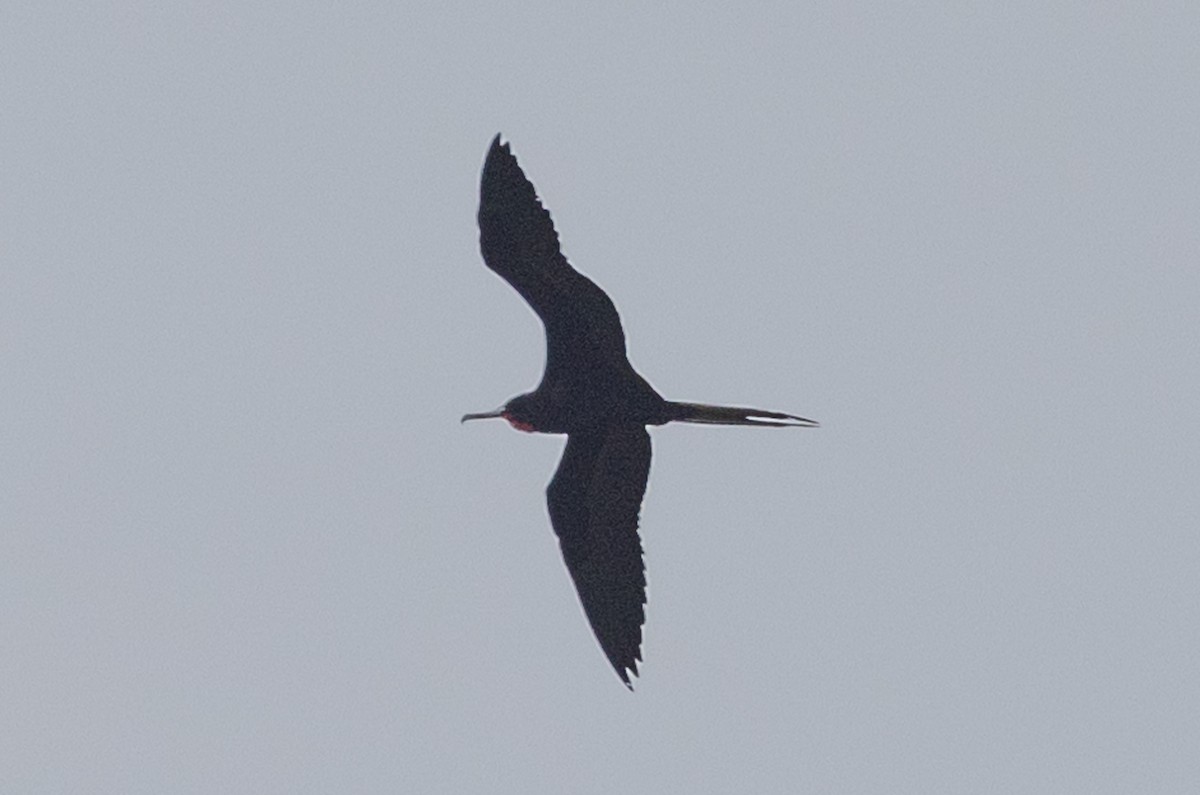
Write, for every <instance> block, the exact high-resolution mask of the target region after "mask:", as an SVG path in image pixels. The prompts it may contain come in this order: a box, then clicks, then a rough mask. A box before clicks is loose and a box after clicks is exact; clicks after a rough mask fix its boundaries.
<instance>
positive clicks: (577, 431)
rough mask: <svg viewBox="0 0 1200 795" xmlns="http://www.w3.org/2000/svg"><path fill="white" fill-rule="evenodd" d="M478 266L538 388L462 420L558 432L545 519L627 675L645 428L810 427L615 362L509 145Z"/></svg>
mask: <svg viewBox="0 0 1200 795" xmlns="http://www.w3.org/2000/svg"><path fill="white" fill-rule="evenodd" d="M479 240H480V248H481V249H482V251H483V258H484V262H485V263H486V264H487V266H488V267H489V268H491V269H492V270H493V271H495V272H496V273H497V274H499V275H500V276H501V277H502V278H503V279H504V280H505V281H507V282H508V283H509V284H511V285H512V286H513V287H514V288H515V289H516V290H517V292H518V293H520V294H521V296H522V297H523V298H524V299H525V300H526V301H527V302H528V303H529V305H530V306H531V307H532V308H533V310H534V312H536V313H537V315H538V316H539V317H540V318H541V320H542V324H543V326H544V327H545V331H546V367H545V371H544V372H543V374H542V380H541V383H540V384H538V387H537V389H535V390H534V391H533V392H529V393H527V394H524V395H519V396H517V397H515V398H513V399H512V400H510V401H508V403H506V404H505V405H504V406H503V407H502V408H500V409H498V410H496V411H494V412H487V413H484V414H468V415H467V416H465V417H464V418H463V420H464V421H465V420H468V419H482V418H485V417H503V418H504V419H506V420H507V421H508V422H509V423H510V424H511V425H512V426H513V427H514V428H517V429H518V430H522V431H528V432H537V433H563V434H567V446H566V449H565V450H564V451H563V457H562V460H561V461H560V462H559V466H558V470H557V471H556V472H555V474H554V478H553V479H552V480H551V482H550V485H549V486H548V487H547V489H546V498H547V503H548V506H549V510H550V521H551V524H552V525H553V527H554V532H555V534H556V535H557V536H558V538H559V543H560V545H561V547H562V552H563V558H564V560H565V562H566V564H567V569H568V571H569V572H570V573H571V578H572V580H573V581H574V583H575V588H576V591H577V592H578V593H579V598H580V601H581V602H582V603H583V608H584V612H585V613H586V614H587V617H588V620H589V622H590V623H591V625H592V629H593V630H594V631H595V633H596V638H597V639H598V640H599V642H600V646H601V647H602V648H603V649H604V651H605V653H606V654H607V656H608V658H609V661H610V662H611V663H612V665H613V667H614V668H615V669H616V671H617V675H618V676H620V677H621V680H622V681H624V682H625V684H626V685H627V686H628V685H629V683H630V680H629V673H628V672H629V671H632V672H633V673H634V674H635V675H636V674H637V662H638V660H640V659H641V651H640V649H641V638H642V624H643V623H644V621H645V610H644V605H645V602H646V578H645V569H644V566H643V564H642V547H641V540H640V538H639V537H638V531H637V527H638V512H639V510H640V508H641V503H642V497H643V495H644V494H645V490H646V479H647V477H648V475H649V472H650V436H649V434H648V433H647V432H646V426H647V425H663V424H665V423H668V422H673V421H681V422H696V423H707V424H719V425H763V426H776V427H782V426H793V427H813V426H815V425H816V423H814V422H813V421H811V420H806V419H804V418H802V417H796V416H793V415H790V414H782V413H779V412H773V411H762V410H759V409H746V408H736V407H729V406H709V405H704V404H698V403H678V402H675V401H670V400H666V399H664V398H663V397H662V396H661V395H660V394H658V392H656V391H655V389H654V387H652V386H650V384H649V383H647V381H646V379H644V378H642V376H641V375H639V374H638V373H637V371H635V370H634V369H633V366H632V365H631V364H630V363H629V359H628V358H627V357H626V355H625V335H624V332H623V331H622V329H621V320H620V317H619V316H618V315H617V310H616V307H615V306H613V303H612V301H611V300H610V299H609V297H608V296H607V295H606V294H605V293H604V291H603V290H601V289H600V288H599V287H597V286H596V285H595V283H593V282H592V281H591V280H590V279H588V278H587V277H586V276H584V275H582V274H581V273H579V272H578V271H576V270H575V269H574V268H572V267H571V265H570V263H568V262H567V260H566V258H565V257H564V256H563V255H562V253H561V251H560V250H559V245H558V235H557V234H556V233H555V231H554V225H553V223H552V222H551V220H550V214H549V213H547V212H546V210H545V209H544V208H543V207H542V205H541V202H540V201H539V200H538V197H537V194H536V192H535V191H534V188H533V185H532V184H531V183H530V182H529V180H528V179H526V177H525V175H524V173H523V172H522V171H521V167H520V166H519V165H518V164H517V161H516V158H515V157H513V156H512V153H511V152H510V151H509V147H508V144H501V143H500V136H499V135H497V136H496V138H495V139H494V140H493V141H492V146H491V149H490V150H489V151H488V155H487V160H486V161H485V163H484V166H483V176H482V179H481V184H480V203H479Z"/></svg>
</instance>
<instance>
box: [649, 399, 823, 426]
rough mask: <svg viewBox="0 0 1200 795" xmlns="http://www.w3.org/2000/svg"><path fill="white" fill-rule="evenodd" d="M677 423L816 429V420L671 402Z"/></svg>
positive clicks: (740, 409)
mask: <svg viewBox="0 0 1200 795" xmlns="http://www.w3.org/2000/svg"><path fill="white" fill-rule="evenodd" d="M671 406H672V407H673V408H674V410H675V421H676V422H695V423H699V424H701V425H761V426H763V427H767V428H816V427H817V422H816V421H815V420H806V419H805V418H804V417H796V416H793V415H791V414H782V413H780V412H778V411H763V410H762V409H745V408H740V407H738V406H708V405H705V404H704V403H678V402H676V401H671Z"/></svg>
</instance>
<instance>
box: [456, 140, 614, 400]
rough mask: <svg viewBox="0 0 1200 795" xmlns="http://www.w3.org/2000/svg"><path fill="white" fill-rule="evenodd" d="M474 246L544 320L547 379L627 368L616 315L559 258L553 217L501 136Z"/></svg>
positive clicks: (488, 170)
mask: <svg viewBox="0 0 1200 795" xmlns="http://www.w3.org/2000/svg"><path fill="white" fill-rule="evenodd" d="M479 246H480V249H481V250H482V251H483V260H484V262H486V263H487V266H488V267H489V268H491V269H492V270H493V271H495V272H496V273H498V274H499V275H500V277H501V278H503V279H504V280H505V281H506V282H508V283H509V284H511V285H512V286H513V287H514V288H515V289H516V291H517V292H518V293H520V294H521V296H522V297H523V298H524V299H525V300H526V301H527V302H528V303H529V305H530V306H531V307H532V308H533V311H534V312H536V313H537V315H538V317H540V318H541V319H542V324H543V325H544V326H545V328H546V373H547V375H548V376H551V377H555V376H557V375H558V374H560V373H569V372H572V371H578V369H579V368H595V367H598V366H604V365H606V364H619V363H621V362H624V361H626V360H625V335H624V333H623V332H622V331H621V318H620V317H619V316H618V315H617V309H616V307H614V306H613V302H612V301H611V300H610V299H609V297H608V296H607V295H606V294H605V293H604V291H603V290H601V289H600V288H599V287H597V286H596V285H595V283H593V282H592V281H591V280H590V279H588V278H587V277H586V276H584V275H583V274H581V273H579V271H577V270H575V269H574V268H572V267H571V265H570V263H568V262H567V259H566V257H564V256H563V255H562V252H561V251H560V250H559V247H558V234H557V233H556V232H555V231H554V223H553V222H552V221H551V220H550V213H548V212H546V210H545V208H544V207H542V203H541V202H540V201H539V200H538V197H537V193H536V192H535V191H534V188H533V185H532V184H531V183H530V182H529V180H528V179H526V178H525V174H524V172H522V171H521V167H520V166H519V165H518V164H517V159H516V158H515V157H513V155H512V152H510V151H509V146H508V144H502V143H500V136H499V135H497V136H496V137H495V138H494V139H493V140H492V146H491V149H489V150H488V154H487V160H485V161H484V164H483V177H482V179H481V180H480V189H479Z"/></svg>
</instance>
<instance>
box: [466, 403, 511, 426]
mask: <svg viewBox="0 0 1200 795" xmlns="http://www.w3.org/2000/svg"><path fill="white" fill-rule="evenodd" d="M503 416H504V407H503V406H501V407H500V408H498V409H496V410H495V411H484V412H482V413H479V414H464V415H463V418H462V419H461V420H459V422H460V423H462V422H466V421H467V420H490V419H492V418H493V417H503Z"/></svg>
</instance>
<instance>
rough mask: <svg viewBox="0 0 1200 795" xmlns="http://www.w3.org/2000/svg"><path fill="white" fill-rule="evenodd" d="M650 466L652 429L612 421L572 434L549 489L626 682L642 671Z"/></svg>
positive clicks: (604, 643)
mask: <svg viewBox="0 0 1200 795" xmlns="http://www.w3.org/2000/svg"><path fill="white" fill-rule="evenodd" d="M649 474H650V434H648V433H647V432H646V429H645V427H643V426H641V425H612V426H609V427H608V428H600V429H596V430H594V431H588V432H584V433H572V434H571V435H570V436H568V437H567V447H566V449H565V450H564V451H563V457H562V461H561V462H559V465H558V471H557V472H555V473H554V479H553V480H552V481H550V486H549V487H548V488H547V489H546V499H547V502H548V503H549V506H550V522H551V524H553V525H554V532H555V533H556V534H557V535H558V540H559V544H560V546H561V547H562V553H563V559H564V560H565V561H566V564H567V570H568V571H569V572H570V573H571V579H572V580H574V581H575V590H576V591H578V592H579V601H580V602H582V603H583V610H584V612H585V613H586V614H587V617H588V621H589V622H591V625H592V630H593V631H594V632H595V633H596V639H597V640H598V641H600V647H601V648H602V649H604V653H605V654H606V655H608V659H609V662H611V663H612V666H613V668H615V669H616V671H617V676H619V677H621V681H623V682H624V683H625V686H626V687H630V689H632V685H630V682H629V672H630V671H632V672H633V674H634V676H636V675H637V664H638V661H639V660H640V659H641V646H642V624H643V623H645V620H646V611H645V604H646V568H645V565H644V564H643V562H642V542H641V539H640V538H639V537H638V512H639V511H640V510H641V505H642V497H643V496H644V495H645V493H646V479H647V477H648V476H649Z"/></svg>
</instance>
